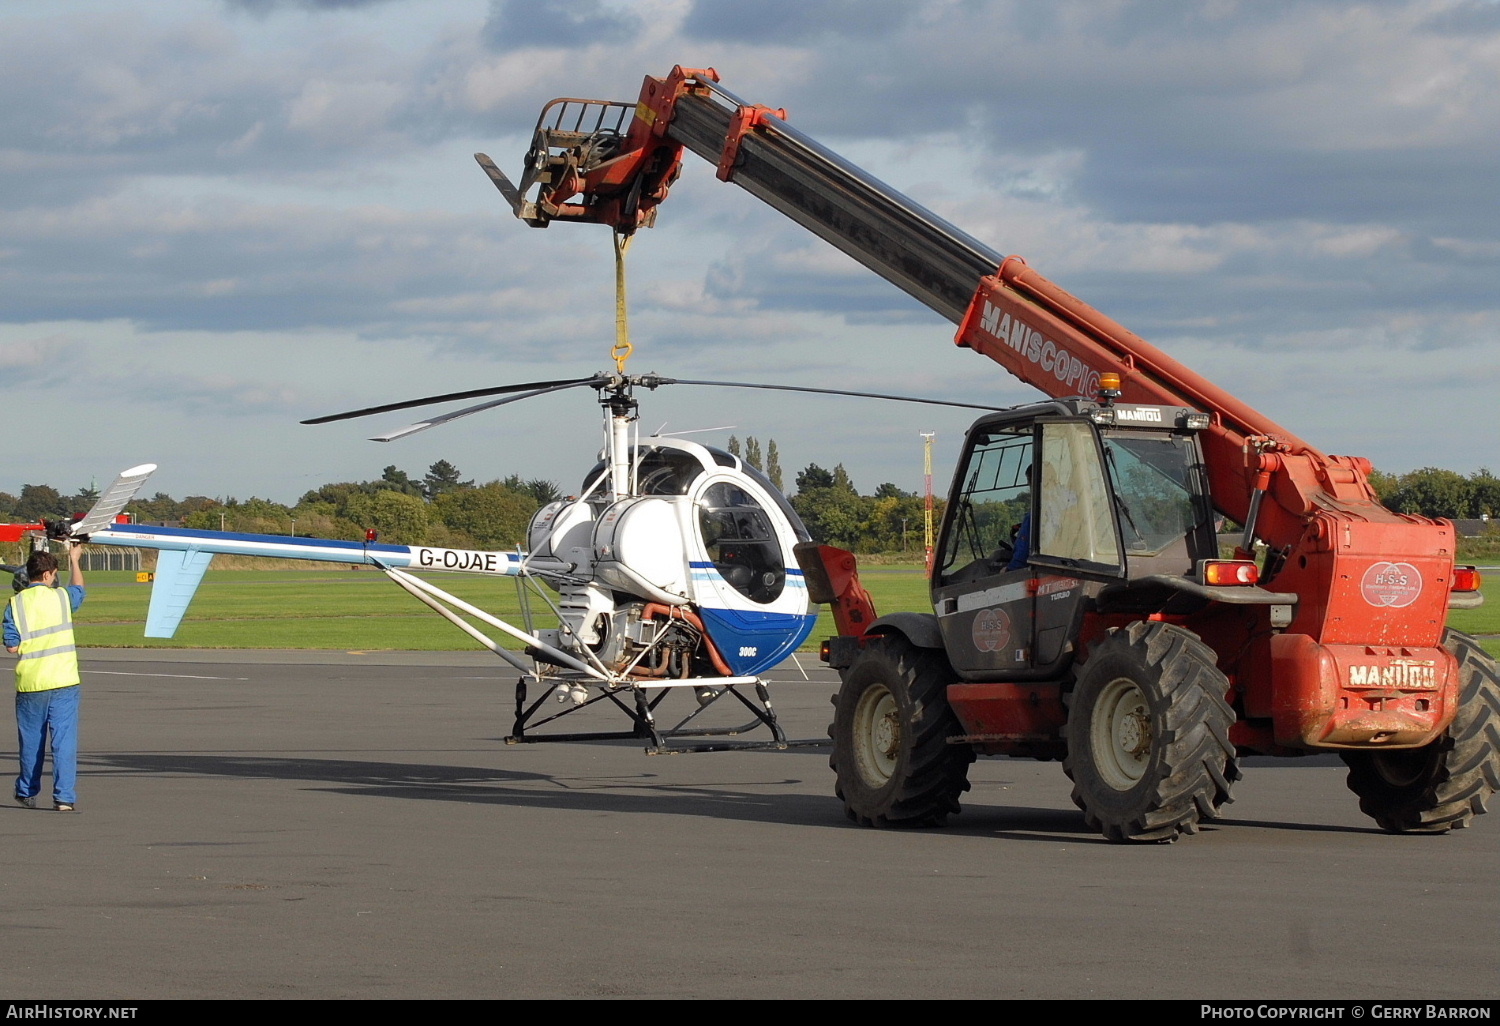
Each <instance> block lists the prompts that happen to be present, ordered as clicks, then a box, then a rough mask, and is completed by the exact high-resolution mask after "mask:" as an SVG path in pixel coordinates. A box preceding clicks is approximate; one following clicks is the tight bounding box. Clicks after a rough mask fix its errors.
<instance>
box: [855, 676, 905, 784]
mask: <svg viewBox="0 0 1500 1026" xmlns="http://www.w3.org/2000/svg"><path fill="white" fill-rule="evenodd" d="M854 749H855V751H854V757H855V764H856V765H857V766H858V768H859V773H860V776H862V777H863V778H864V779H865V782H866V783H867V784H869V785H870V786H871V787H875V788H880V787H884V786H885V785H886V784H887V783H888V782H889V781H890V779H891V777H892V776H894V775H895V773H896V761H897V759H898V758H899V756H900V754H901V710H900V707H899V706H897V704H896V696H895V695H893V694H891V691H890V689H889V688H887V687H885V685H883V684H872V685H871V686H870V687H869V688H868V689H867V690H866V691H865V693H864V694H862V695H860V696H859V704H858V705H857V706H855V709H854Z"/></svg>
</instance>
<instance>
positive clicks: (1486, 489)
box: [0, 437, 1500, 555]
mask: <svg viewBox="0 0 1500 1026" xmlns="http://www.w3.org/2000/svg"><path fill="white" fill-rule="evenodd" d="M729 449H730V451H731V452H733V453H735V454H736V455H738V456H740V457H741V458H742V459H744V460H745V461H746V462H747V463H749V464H751V465H752V466H754V467H756V468H757V469H758V470H760V471H761V472H762V473H764V474H765V476H766V477H767V478H769V479H770V481H771V483H772V484H774V485H775V486H776V487H777V488H778V489H782V490H785V486H784V485H783V483H782V471H781V465H780V453H779V450H778V447H777V445H776V442H775V441H774V440H772V441H770V442H768V443H767V444H766V445H765V447H764V448H762V446H761V444H760V442H759V441H758V440H756V439H755V438H753V437H752V438H747V439H745V440H744V442H743V444H742V443H741V441H740V440H739V439H738V438H731V439H730V441H729ZM1370 480H1371V483H1372V485H1373V486H1374V487H1375V490H1376V491H1377V493H1379V495H1380V497H1381V501H1382V502H1384V503H1385V504H1386V506H1388V507H1389V508H1390V509H1392V510H1394V511H1396V512H1398V513H1420V514H1423V515H1426V516H1434V517H1448V518H1452V519H1464V518H1479V517H1484V516H1488V517H1491V518H1495V520H1496V523H1497V527H1496V528H1495V529H1496V530H1500V478H1496V477H1495V475H1493V474H1492V473H1491V472H1490V471H1489V470H1488V469H1482V470H1479V471H1478V472H1476V473H1474V474H1471V475H1469V476H1468V477H1465V476H1464V475H1462V474H1459V473H1456V472H1454V471H1451V470H1443V469H1440V468H1436V467H1424V468H1421V469H1419V470H1413V471H1411V472H1410V473H1406V474H1399V475H1398V474H1384V473H1381V472H1379V471H1376V472H1375V473H1374V474H1372V475H1371V479H1370ZM794 485H795V491H794V492H792V493H790V495H789V498H790V501H791V504H792V507H793V508H794V509H795V510H796V511H797V513H798V515H799V516H801V518H802V521H803V523H804V524H806V526H807V529H808V531H809V533H810V534H811V535H812V537H813V538H814V539H815V540H817V541H819V542H824V543H826V544H830V545H837V546H839V547H841V548H847V549H851V550H853V551H855V552H859V553H866V554H869V553H908V554H912V555H915V554H917V553H920V552H921V551H922V548H923V541H924V521H925V517H924V507H925V501H924V499H923V497H922V496H921V495H919V494H918V493H916V492H912V491H905V490H903V489H901V488H899V487H897V486H896V485H895V484H893V483H891V482H885V483H883V484H881V485H879V486H878V487H877V488H876V489H875V490H874V492H872V493H871V494H868V495H866V494H861V493H860V491H859V489H858V488H856V487H855V484H854V482H853V481H852V480H851V479H850V477H849V474H848V472H847V471H846V470H845V469H844V466H843V465H842V464H839V465H837V466H835V467H834V468H833V469H832V470H825V469H824V468H823V467H821V466H819V465H818V464H816V463H809V464H808V465H807V466H806V467H805V468H804V469H803V470H801V471H800V472H798V473H797V475H796V477H795V478H794ZM562 496H563V493H562V491H561V489H560V488H559V487H558V485H557V484H556V483H555V482H552V481H547V480H542V479H531V480H522V479H521V477H520V476H519V475H512V476H510V477H507V478H504V479H497V480H494V481H489V482H487V483H485V484H476V483H475V482H474V481H472V480H464V478H463V474H462V473H461V472H460V471H459V469H458V468H457V467H456V466H454V465H453V464H452V463H450V462H448V461H447V460H438V461H437V462H436V463H434V464H432V466H430V467H429V468H428V469H427V473H426V474H424V475H422V476H421V477H412V476H410V475H409V474H408V473H407V472H406V471H403V470H400V469H398V468H397V467H396V466H394V465H392V466H388V467H386V468H385V470H384V471H382V472H381V476H380V477H379V478H377V479H374V480H370V481H343V482H335V483H331V484H325V485H323V486H322V487H320V488H315V489H313V490H311V491H309V492H307V493H306V494H304V495H303V496H302V497H301V498H300V499H299V500H298V501H297V502H296V503H295V504H294V505H290V506H288V505H283V504H281V503H278V502H273V501H271V500H269V499H261V498H256V497H253V496H252V497H251V498H249V499H244V500H241V499H236V498H233V497H230V498H224V499H220V498H210V497H208V496H204V495H190V496H188V497H187V498H185V499H181V500H178V499H174V498H172V497H171V496H170V495H167V494H166V493H164V492H157V493H156V494H155V495H153V496H151V497H150V498H137V499H136V500H135V501H134V502H133V503H131V506H130V510H131V512H132V513H133V514H134V515H135V517H136V521H137V522H138V523H149V524H163V523H164V524H180V525H181V526H183V527H192V528H198V529H200V530H210V531H218V530H225V531H242V532H247V533H252V534H296V535H301V536H305V537H306V536H310V537H318V538H333V539H341V540H350V541H353V540H358V539H361V538H363V537H364V536H365V532H366V530H368V529H370V528H374V529H375V530H377V531H379V532H380V537H381V540H383V541H388V542H392V543H394V544H398V545H418V544H425V545H437V546H443V547H447V548H514V547H515V546H517V545H524V544H525V541H526V527H527V525H528V524H529V523H530V521H531V517H532V516H533V514H535V513H536V511H537V510H538V509H540V508H541V507H542V506H544V505H546V504H547V503H549V502H552V501H553V500H555V499H558V498H561V497H562ZM97 498H98V491H97V489H95V488H94V487H93V486H90V487H88V488H83V489H80V490H79V491H78V492H77V493H76V494H64V493H62V492H60V491H58V489H56V488H53V487H51V486H50V485H45V484H41V485H35V484H28V485H24V486H23V487H22V488H21V494H20V495H12V494H10V493H8V492H0V521H3V522H7V523H35V522H37V521H40V520H42V519H48V518H55V517H63V516H69V515H71V514H73V513H76V512H81V511H83V510H86V509H88V508H89V507H90V506H92V505H93V503H94V501H95V500H96V499H97ZM942 511H943V500H942V499H941V498H937V499H935V501H934V512H933V521H934V525H936V523H937V522H938V521H940V520H941V518H942Z"/></svg>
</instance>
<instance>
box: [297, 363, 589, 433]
mask: <svg viewBox="0 0 1500 1026" xmlns="http://www.w3.org/2000/svg"><path fill="white" fill-rule="evenodd" d="M608 380H609V379H608V378H606V377H604V376H603V375H599V374H595V375H594V376H592V377H588V378H559V379H558V380H556V381H525V382H522V383H521V384H519V385H496V386H495V387H494V388H473V389H470V390H469V391H467V392H449V393H447V394H446V395H429V396H427V397H426V398H425V399H407V400H405V401H404V402H399V403H386V404H385V405H383V406H367V407H365V408H364V409H362V410H350V411H349V412H348V413H331V414H329V415H328V416H326V417H313V418H312V419H311V420H304V421H302V423H303V424H329V423H332V422H333V421H335V420H351V419H353V418H355V417H368V416H369V415H370V414H372V413H390V412H391V411H392V410H409V409H411V408H412V407H414V406H430V405H433V404H435V403H447V402H453V401H455V400H458V399H478V398H480V397H482V396H486V395H502V394H504V393H506V392H525V391H527V390H529V389H540V390H541V391H538V392H537V393H536V394H537V395H540V394H542V392H545V391H547V390H549V389H552V388H558V387H562V388H567V387H571V386H573V385H583V384H588V383H591V382H598V381H608ZM523 398H524V397H523Z"/></svg>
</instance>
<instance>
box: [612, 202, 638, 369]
mask: <svg viewBox="0 0 1500 1026" xmlns="http://www.w3.org/2000/svg"><path fill="white" fill-rule="evenodd" d="M614 237H615V347H614V349H612V350H610V355H611V356H613V357H614V358H615V370H616V371H617V372H619V373H620V374H624V373H625V361H626V360H628V359H630V354H631V351H632V349H633V347H632V346H631V344H630V320H629V318H628V317H627V316H626V313H625V251H626V250H627V249H629V248H630V240H631V239H633V238H634V237H635V236H633V235H621V234H620V233H619V232H618V231H616V232H615V233H614Z"/></svg>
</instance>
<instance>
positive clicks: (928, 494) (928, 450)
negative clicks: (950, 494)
mask: <svg viewBox="0 0 1500 1026" xmlns="http://www.w3.org/2000/svg"><path fill="white" fill-rule="evenodd" d="M919 433H920V434H921V436H922V491H923V494H924V499H925V508H924V509H923V519H924V521H925V525H924V526H925V538H926V548H927V576H928V577H931V576H932V440H933V438H935V437H937V432H935V431H922V432H919Z"/></svg>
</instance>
